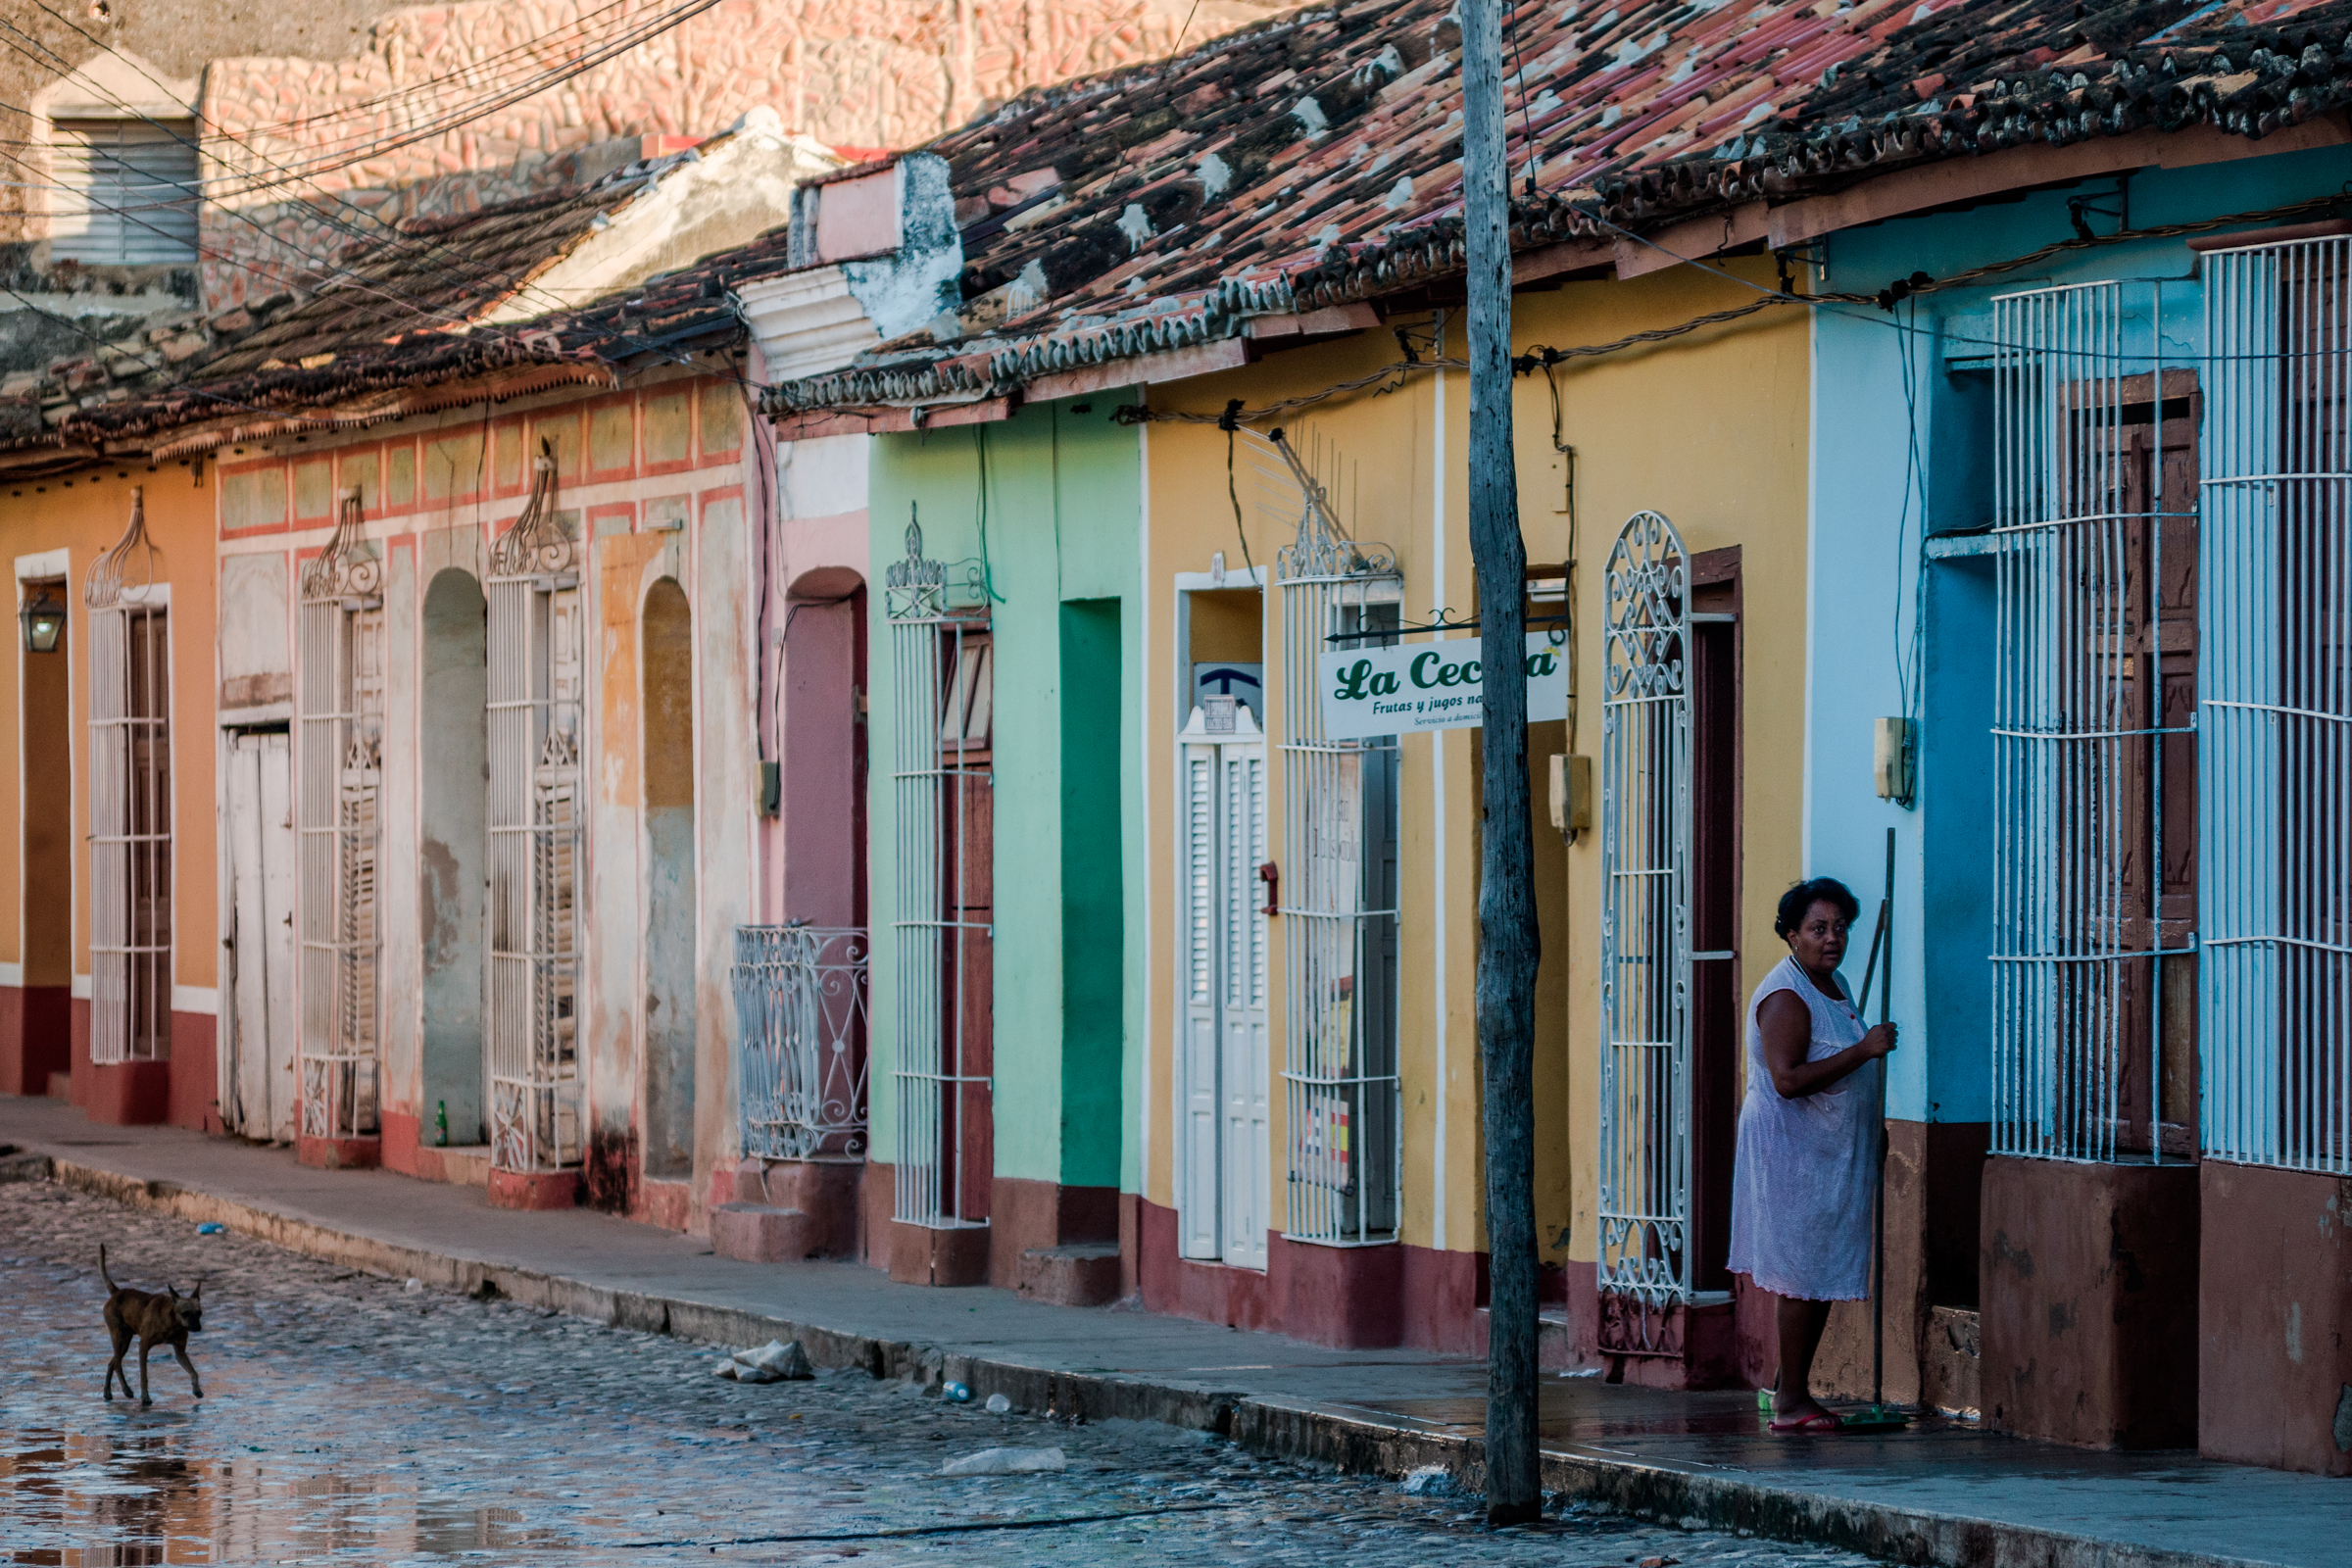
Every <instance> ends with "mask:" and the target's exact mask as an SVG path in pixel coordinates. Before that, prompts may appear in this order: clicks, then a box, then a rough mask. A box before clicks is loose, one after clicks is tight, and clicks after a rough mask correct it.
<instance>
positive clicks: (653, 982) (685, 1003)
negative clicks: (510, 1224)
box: [640, 577, 696, 1178]
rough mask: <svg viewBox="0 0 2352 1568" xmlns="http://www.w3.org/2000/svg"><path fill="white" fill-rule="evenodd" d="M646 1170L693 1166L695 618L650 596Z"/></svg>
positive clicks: (668, 590) (663, 591) (656, 1172)
mask: <svg viewBox="0 0 2352 1568" xmlns="http://www.w3.org/2000/svg"><path fill="white" fill-rule="evenodd" d="M643 639H644V647H643V652H644V659H643V662H642V664H641V666H640V667H641V668H642V670H643V672H644V681H645V694H644V695H645V703H644V710H643V711H644V713H645V754H644V755H645V851H646V853H645V876H646V890H645V892H646V897H645V914H646V932H645V1145H644V1149H645V1165H644V1170H645V1174H646V1175H647V1176H650V1177H673V1178H674V1177H680V1176H691V1175H692V1174H693V1173H694V955H695V923H696V920H695V898H694V619H693V612H692V610H691V609H690V608H689V607H688V605H687V603H686V593H685V590H684V589H682V588H680V587H679V586H678V582H677V579H676V578H674V577H663V578H662V579H661V580H659V581H658V582H656V583H655V584H654V586H653V588H652V589H651V590H650V591H649V592H648V593H647V594H646V596H645V611H644V616H643Z"/></svg>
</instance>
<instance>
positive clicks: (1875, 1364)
mask: <svg viewBox="0 0 2352 1568" xmlns="http://www.w3.org/2000/svg"><path fill="white" fill-rule="evenodd" d="M1882 943H1883V944H1884V946H1885V951H1886V955H1887V972H1886V973H1885V974H1884V975H1883V976H1881V977H1880V986H1879V1022H1881V1023H1882V1024H1883V1023H1885V1022H1886V1021H1887V1010H1888V1007H1889V1006H1890V1005H1891V1000H1892V998H1893V996H1894V829H1892V828H1888V829H1887V893H1886V897H1885V898H1883V899H1882V900H1881V901H1880V903H1879V932H1878V939H1877V941H1875V942H1874V943H1873V945H1872V946H1873V951H1872V954H1871V957H1872V959H1873V961H1874V965H1875V961H1876V959H1877V958H1878V956H1879V954H1878V951H1877V950H1878V947H1879V945H1880V944H1882ZM1863 990H1864V993H1865V995H1866V996H1867V994H1868V991H1869V982H1868V981H1867V980H1865V981H1864V983H1863ZM1878 1133H1879V1192H1878V1199H1877V1201H1875V1202H1873V1203H1872V1204H1871V1207H1872V1208H1873V1209H1874V1210H1875V1211H1876V1218H1877V1221H1878V1236H1877V1238H1876V1240H1875V1241H1874V1242H1873V1243H1872V1245H1871V1250H1870V1252H1871V1275H1872V1279H1871V1287H1870V1297H1871V1305H1872V1306H1873V1307H1874V1308H1875V1309H1876V1310H1874V1311H1873V1312H1872V1313H1871V1321H1870V1402H1871V1405H1872V1407H1873V1408H1874V1409H1876V1408H1877V1407H1878V1406H1880V1405H1882V1404H1884V1403H1885V1402H1886V1398H1887V1058H1886V1057H1884V1056H1881V1057H1880V1058H1879V1126H1878Z"/></svg>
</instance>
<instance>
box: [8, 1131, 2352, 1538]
mask: <svg viewBox="0 0 2352 1568" xmlns="http://www.w3.org/2000/svg"><path fill="white" fill-rule="evenodd" d="M0 1143H6V1144H13V1145H16V1146H17V1147H18V1148H19V1149H20V1150H22V1151H24V1152H25V1154H26V1155H28V1156H30V1157H29V1158H26V1157H22V1156H21V1157H19V1158H18V1159H17V1160H16V1161H15V1162H14V1164H15V1170H16V1174H17V1175H18V1176H19V1177H20V1178H24V1177H38V1176H40V1175H43V1174H47V1175H50V1176H52V1177H53V1178H54V1179H56V1180H58V1181H61V1182H64V1183H66V1184H67V1185H70V1186H73V1187H75V1188H77V1189H80V1190H83V1191H87V1192H93V1193H100V1194H105V1195H107V1196H111V1197H114V1198H117V1199H119V1200H121V1201H124V1202H127V1203H131V1204H135V1205H137V1206H139V1207H142V1208H148V1209H153V1210H157V1211H161V1212H164V1213H169V1214H172V1215H176V1216H178V1217H181V1218H184V1219H187V1220H189V1221H191V1222H198V1221H203V1220H219V1221H221V1223H223V1224H225V1225H227V1226H229V1227H231V1228H232V1229H235V1230H238V1231H242V1232H246V1233H248V1234H251V1235H255V1236H259V1237H261V1238H264V1239H265V1240H269V1241H271V1242H275V1243H277V1244H279V1245H281V1246H285V1247H288V1248H291V1249H294V1250H299V1251H303V1252H307V1253H310V1254H312V1255H314V1256H318V1257H322V1258H327V1259H330V1260H334V1261H339V1262H342V1263H346V1264H348V1265H350V1266H352V1267H356V1268H362V1269H367V1270H369V1271H371V1272H375V1273H381V1274H387V1275H393V1276H396V1277H398V1276H408V1275H414V1276H416V1277H417V1278H418V1279H421V1280H423V1281H425V1282H426V1283H427V1284H429V1285H432V1286H436V1287H439V1288H442V1289H447V1290H456V1291H478V1290H482V1289H484V1288H485V1287H487V1288H489V1289H494V1290H496V1291H499V1292H502V1293H504V1294H505V1295H507V1296H510V1297H513V1298H514V1299H516V1300H519V1301H523V1302H528V1303H531V1304H535V1305H539V1306H543V1307H547V1308H550V1309H553V1310H557V1311H563V1312H568V1313H574V1314H578V1315H581V1316H585V1317H590V1318H594V1319H598V1320H601V1321H606V1322H612V1323H616V1324H620V1325H624V1326H628V1327H634V1328H641V1329H647V1330H652V1331H656V1332H662V1333H669V1334H674V1335H678V1336H680V1337H683V1338H688V1339H694V1340H699V1341H706V1342H711V1343H721V1344H734V1345H748V1344H757V1343H760V1342H761V1341H764V1340H766V1339H768V1338H770V1337H771V1336H772V1337H778V1338H784V1339H793V1338H798V1339H800V1340H802V1341H804V1342H805V1343H806V1344H807V1346H808V1348H809V1353H810V1354H811V1355H812V1356H814V1357H815V1358H816V1359H817V1360H818V1361H819V1362H820V1363H823V1364H828V1365H836V1366H839V1365H857V1366H863V1367H865V1368H866V1369H867V1370H869V1371H870V1372H872V1373H873V1374H875V1375H876V1376H891V1377H917V1378H927V1379H936V1378H940V1377H946V1378H954V1379H956V1380H959V1381H962V1382H965V1383H968V1384H970V1385H971V1386H972V1388H973V1390H974V1391H975V1392H976V1393H977V1394H979V1395H980V1396H982V1397H986V1396H987V1395H988V1394H991V1393H998V1392H1002V1393H1004V1394H1005V1395H1006V1396H1007V1397H1009V1398H1011V1399H1012V1400H1013V1401H1014V1402H1015V1403H1016V1404H1020V1405H1023V1406H1025V1407H1028V1408H1032V1409H1048V1408H1051V1409H1054V1410H1057V1411H1062V1412H1067V1413H1073V1414H1080V1415H1084V1416H1086V1417H1088V1418H1092V1419H1100V1418H1103V1417H1107V1416H1122V1415H1123V1416H1131V1417H1140V1418H1147V1419H1153V1420H1161V1421H1169V1422H1174V1423H1177V1424H1180V1425H1184V1426H1191V1427H1199V1428H1206V1429H1211V1430H1215V1431H1219V1432H1222V1433H1225V1434H1227V1435H1229V1436H1231V1437H1232V1438H1234V1439H1235V1440H1236V1441H1238V1442H1241V1443H1243V1444H1245V1445H1248V1446H1251V1447H1255V1448H1259V1449H1263V1450H1267V1451H1276V1452H1282V1453H1286V1454H1293V1455H1299V1456H1307V1457H1313V1458H1319V1459H1324V1460H1328V1461H1332V1462H1335V1463H1338V1464H1341V1465H1344V1466H1346V1467H1348V1468H1349V1469H1354V1470H1371V1471H1379V1472H1383V1473H1387V1474H1393V1475H1394V1474H1402V1473H1403V1472H1404V1471H1405V1470H1407V1469H1410V1468H1412V1467H1414V1466H1417V1465H1424V1464H1439V1465H1445V1466H1446V1467H1447V1468H1449V1469H1451V1470H1453V1471H1455V1472H1456V1473H1457V1474H1460V1475H1462V1476H1464V1477H1465V1478H1466V1479H1468V1480H1470V1481H1471V1482H1472V1483H1473V1484H1474V1485H1475V1483H1476V1479H1477V1471H1478V1466H1479V1462H1480V1461H1479V1442H1478V1433H1479V1428H1480V1424H1481V1422H1482V1420H1483V1412H1482V1402H1481V1394H1482V1391H1483V1389H1484V1385H1485V1369H1484V1367H1483V1366H1482V1365H1481V1364H1480V1363H1478V1362H1475V1361H1468V1360H1464V1359H1461V1358H1458V1357H1446V1356H1434V1355H1427V1354H1423V1353H1420V1352H1417V1351H1408V1350H1370V1351H1366V1350H1329V1349H1324V1348H1318V1347H1315V1346H1309V1345H1302V1344H1299V1343H1298V1342H1296V1341H1291V1340H1285V1339H1281V1338H1277V1337H1275V1336H1272V1335H1264V1334H1250V1333H1243V1332H1240V1331H1237V1330H1230V1329H1222V1328H1214V1327H1210V1326H1208V1325H1206V1324H1201V1323H1194V1322H1190V1321H1187V1320H1185V1319H1181V1318H1168V1317H1159V1316H1154V1315H1151V1314H1148V1313H1143V1312H1135V1311H1126V1310H1121V1309H1118V1308H1109V1309H1099V1310H1089V1309H1081V1308H1072V1307H1056V1306H1047V1305H1043V1304H1041V1303H1038V1302H1035V1301H1028V1300H1023V1299H1020V1298H1019V1297H1017V1296H1014V1295H1013V1294H1011V1293H1009V1292H1005V1291H996V1290H989V1289H984V1288H982V1289H971V1290H957V1291H944V1290H932V1289H926V1288H923V1287H918V1286H903V1285H894V1284H892V1283H891V1282H890V1281H889V1280H888V1279H887V1278H885V1277H884V1276H882V1275H881V1274H878V1273H876V1272H874V1271H872V1270H869V1269H865V1268H862V1267H859V1266H858V1265H856V1264H850V1263H803V1264H752V1263H740V1262H735V1261H732V1260H730V1259H726V1258H720V1257H715V1256H713V1255H711V1251H710V1250H709V1248H708V1246H707V1245H706V1244H705V1243H703V1242H701V1241H698V1240H696V1239H695V1238H692V1237H686V1236H679V1235H677V1234H675V1233H672V1232H668V1231H662V1230H657V1229H653V1228H650V1227H647V1226H643V1225H636V1224H631V1223H629V1222H628V1221H625V1220H618V1219H613V1218H610V1217H608V1216H605V1215H602V1214H597V1213H593V1212H590V1211H588V1210H584V1209H573V1210H565V1211H561V1212H554V1213H546V1212H542V1213H516V1212H512V1211H509V1210H504V1209H494V1208H491V1207H490V1206H488V1204H487V1203H486V1202H485V1201H484V1200H483V1195H482V1193H481V1191H480V1190H479V1189H477V1188H472V1187H462V1186H443V1185H439V1184H434V1183H427V1182H417V1181H411V1180H409V1179H408V1178H406V1177H402V1176H396V1175H392V1174H390V1173H388V1172H383V1171H319V1170H310V1169H306V1168H304V1167H303V1166H300V1165H298V1164H296V1163H295V1161H294V1158H293V1155H292V1153H291V1152H287V1151H281V1150H270V1149H261V1148H255V1147H251V1146H247V1145H242V1144H236V1143H231V1142H228V1141H226V1140H221V1139H211V1138H204V1137H201V1136H199V1135H196V1134H193V1133H187V1132H183V1131H179V1130H176V1129H169V1128H119V1127H100V1126H95V1125H93V1124H91V1123H90V1122H88V1121H86V1120H84V1119H83V1118H82V1116H81V1115H80V1114H79V1113H78V1112H76V1111H74V1110H73V1109H72V1108H71V1107H70V1106H67V1105H65V1104H64V1103H60V1102H56V1101H47V1100H19V1099H12V1098H7V1097H0ZM0 1163H4V1162H0ZM1543 1397H1544V1440H1545V1441H1544V1484H1545V1486H1546V1487H1547V1488H1551V1489H1554V1490H1558V1491H1562V1492H1567V1493H1570V1494H1573V1495H1577V1496H1580V1497H1583V1498H1586V1499H1588V1500H1590V1501H1592V1502H1595V1503H1607V1504H1609V1505H1611V1506H1614V1507H1618V1508H1623V1509H1627V1510H1631V1511H1634V1512H1637V1513H1641V1514H1642V1515H1645V1516H1650V1517H1656V1518H1662V1519H1667V1520H1677V1521H1683V1522H1686V1523H1689V1524H1691V1525H1701V1524H1703V1525H1707V1526H1712V1527H1716V1528H1724V1529H1740V1530H1748V1531H1752V1532H1755V1533H1756V1534H1759V1535H1767V1536H1774V1537H1780V1538H1783V1539H1789V1540H1797V1541H1816V1542H1821V1543H1823V1544H1832V1545H1838V1546H1844V1547H1848V1548H1853V1549H1858V1550H1862V1551H1867V1552H1871V1553H1873V1554H1875V1555H1879V1556H1883V1557H1887V1558H1891V1559H1894V1560H1896V1561H1901V1562H1911V1563H1937V1564H1947V1565H1951V1568H1975V1565H1998V1568H2045V1565H2046V1568H2205V1565H2216V1564H2232V1565H2236V1564H2271V1565H2278V1568H2322V1565H2333V1564H2340V1563H2344V1562H2346V1561H2352V1546H2348V1545H2347V1543H2352V1486H2347V1485H2346V1484H2345V1483H2344V1482H2341V1481H2336V1480H2329V1479H2327V1478H2324V1477H2317V1476H2300V1475H2288V1474H2283V1473H2280V1472H2278V1471H2271V1470H2257V1469H2249V1468H2244V1467H2240V1466H2233V1465H2222V1464H2214V1463H2209V1462H2207V1461H2205V1460H2202V1459H2199V1458H2197V1457H2196V1456H2195V1455H2194V1454H2189V1453H2163V1454H2113V1453H2090V1452H2082V1451H2078V1450H2074V1449H2065V1448H2054V1447H2050V1446H2043V1445H2038V1444H2030V1443H2025V1442H2021V1441H2018V1440H2014V1439H2007V1438H1999V1437H1988V1436H1986V1435H1985V1434H1983V1433H1981V1432H1978V1431H1976V1430H1975V1429H1973V1428H1971V1427H1968V1426H1964V1425H1958V1424H1953V1423H1948V1422H1930V1423H1925V1424H1923V1425H1921V1426H1919V1427H1917V1428H1914V1429H1912V1430H1910V1431H1907V1432H1902V1433H1897V1434H1891V1435H1887V1436H1881V1437H1873V1438H1861V1437H1854V1438H1814V1439H1801V1440H1798V1439H1779V1438H1773V1437H1770V1436H1768V1435H1765V1434H1763V1433H1762V1432H1761V1431H1760V1430H1759V1421H1758V1417H1757V1413H1756V1408H1755V1401H1754V1397H1753V1396H1752V1395H1748V1394H1740V1393H1733V1394H1709V1395H1668V1394H1660V1393H1655V1392H1650V1391H1644V1390H1636V1389H1625V1388H1610V1387H1607V1386H1605V1385H1602V1384H1601V1383H1599V1382H1598V1381H1597V1380H1595V1379H1591V1378H1569V1379H1559V1380H1554V1381H1550V1382H1547V1383H1546V1385H1545V1386H1544V1390H1543Z"/></svg>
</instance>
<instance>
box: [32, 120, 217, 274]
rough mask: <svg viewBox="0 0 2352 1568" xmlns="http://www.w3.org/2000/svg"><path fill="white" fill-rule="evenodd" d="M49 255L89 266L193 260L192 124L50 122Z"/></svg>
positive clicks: (194, 168) (194, 181) (153, 264)
mask: <svg viewBox="0 0 2352 1568" xmlns="http://www.w3.org/2000/svg"><path fill="white" fill-rule="evenodd" d="M49 159H50V172H51V173H52V174H53V175H54V176H55V179H54V183H55V185H56V187H57V188H56V189H54V190H52V191H51V192H50V193H49V212H50V220H49V256H50V259H51V260H52V261H56V262H66V261H73V262H83V263H87V264H89V265H91V266H94V267H184V266H186V265H188V264H190V263H192V262H194V261H195V260H196V198H197V188H198V187H197V180H198V177H199V173H198V169H197V161H196V123H195V122H194V121H186V120H181V121H162V122H156V121H146V120H60V121H56V122H53V123H51V125H50V135H49Z"/></svg>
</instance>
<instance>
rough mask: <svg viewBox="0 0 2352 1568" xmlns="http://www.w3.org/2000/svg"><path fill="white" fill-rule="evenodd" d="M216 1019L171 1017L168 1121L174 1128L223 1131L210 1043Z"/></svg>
mask: <svg viewBox="0 0 2352 1568" xmlns="http://www.w3.org/2000/svg"><path fill="white" fill-rule="evenodd" d="M219 1025H220V1020H219V1019H217V1018H215V1017H214V1016H213V1015H212V1014H211V1013H209V1012H175V1013H173V1014H172V1103H171V1108H170V1110H169V1112H168V1119H169V1120H170V1121H171V1123H172V1126H174V1127H187V1128H191V1129H193V1130H194V1131H196V1132H200V1133H217V1132H221V1131H224V1130H225V1129H226V1123H224V1122H222V1121H221V1081H220V1078H219V1077H218V1075H217V1071H216V1067H215V1063H216V1060H217V1057H216V1054H215V1048H214V1043H215V1042H216V1041H217V1040H218V1039H219V1038H220V1027H219Z"/></svg>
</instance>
